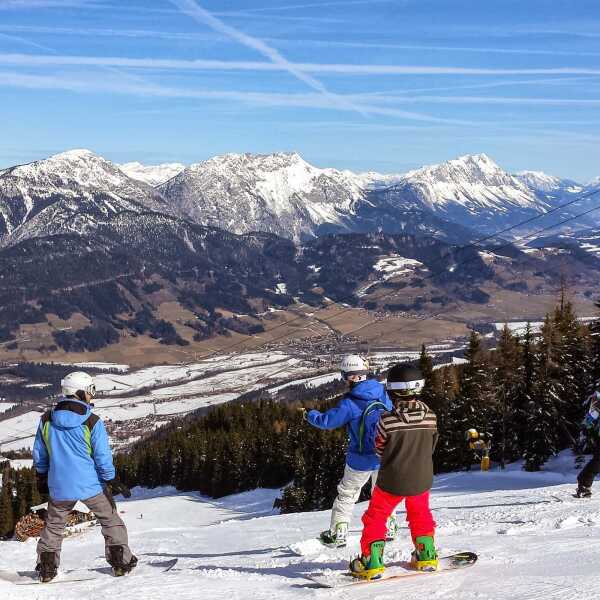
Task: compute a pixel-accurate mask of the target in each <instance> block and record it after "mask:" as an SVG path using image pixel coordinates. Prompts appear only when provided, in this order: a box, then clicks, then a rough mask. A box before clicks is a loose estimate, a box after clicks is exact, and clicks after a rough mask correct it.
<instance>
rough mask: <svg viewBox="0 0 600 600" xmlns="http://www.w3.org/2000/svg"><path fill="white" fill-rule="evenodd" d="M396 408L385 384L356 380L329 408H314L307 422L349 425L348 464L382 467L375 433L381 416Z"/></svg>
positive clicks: (360, 468)
mask: <svg viewBox="0 0 600 600" xmlns="http://www.w3.org/2000/svg"><path fill="white" fill-rule="evenodd" d="M392 409H393V405H392V402H391V400H390V399H389V397H388V395H387V392H386V391H385V388H384V387H383V385H382V384H381V383H379V382H378V381H375V380H374V379H367V380H365V381H361V382H360V383H358V384H356V385H355V386H354V387H353V388H352V390H350V392H349V393H348V394H346V396H344V397H343V398H342V400H341V401H340V403H339V404H338V405H337V406H336V407H335V408H331V409H330V410H328V411H327V412H324V413H321V412H319V411H318V410H311V411H310V412H309V413H308V415H307V416H306V418H307V420H308V422H309V423H310V424H311V425H314V426H315V427H318V428H319V429H337V428H338V427H342V426H343V425H346V426H347V428H348V435H349V437H350V442H349V444H348V451H347V454H346V464H347V465H348V466H349V467H352V468H353V469H355V470H357V471H375V470H376V469H379V458H378V457H377V454H375V434H376V429H377V423H378V422H379V417H380V416H381V414H382V413H383V412H385V411H390V410H392Z"/></svg>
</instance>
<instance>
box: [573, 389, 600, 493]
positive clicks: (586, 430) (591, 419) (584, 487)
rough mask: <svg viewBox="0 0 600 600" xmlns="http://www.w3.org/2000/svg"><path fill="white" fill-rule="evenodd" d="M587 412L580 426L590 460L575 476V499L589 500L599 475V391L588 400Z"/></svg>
mask: <svg viewBox="0 0 600 600" xmlns="http://www.w3.org/2000/svg"><path fill="white" fill-rule="evenodd" d="M588 402H589V408H588V412H587V414H586V416H585V419H584V420H583V423H582V424H581V430H582V437H583V438H584V445H587V446H588V447H589V448H590V449H591V451H592V458H591V459H590V460H589V462H588V463H587V464H586V465H585V467H583V469H582V470H581V472H580V473H579V475H578V476H577V491H576V492H575V496H576V497H577V498H591V497H592V485H593V483H594V478H595V477H596V475H598V473H600V391H595V392H594V393H593V394H592V395H591V396H590V397H589V398H588Z"/></svg>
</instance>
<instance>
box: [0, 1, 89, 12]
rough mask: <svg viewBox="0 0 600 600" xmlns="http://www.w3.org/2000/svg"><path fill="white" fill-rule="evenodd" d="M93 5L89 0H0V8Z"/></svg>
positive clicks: (21, 8) (80, 6) (78, 6)
mask: <svg viewBox="0 0 600 600" xmlns="http://www.w3.org/2000/svg"><path fill="white" fill-rule="evenodd" d="M90 4H92V5H93V1H92V2H90V0H2V2H0V10H19V9H20V10H25V9H29V8H82V7H84V6H89V5H90Z"/></svg>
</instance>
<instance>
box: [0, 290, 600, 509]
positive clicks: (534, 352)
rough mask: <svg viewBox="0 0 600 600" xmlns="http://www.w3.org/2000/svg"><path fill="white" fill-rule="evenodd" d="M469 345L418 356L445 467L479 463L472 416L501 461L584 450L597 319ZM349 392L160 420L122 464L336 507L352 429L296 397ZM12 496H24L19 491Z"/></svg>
mask: <svg viewBox="0 0 600 600" xmlns="http://www.w3.org/2000/svg"><path fill="white" fill-rule="evenodd" d="M465 357H466V359H467V362H466V363H465V364H463V365H451V366H445V367H442V368H436V369H434V368H433V366H432V360H431V357H430V356H429V355H428V354H427V352H426V351H425V349H424V348H423V350H422V352H421V357H420V359H419V362H420V366H421V369H422V370H423V372H424V374H425V380H426V383H425V388H424V390H423V395H422V399H423V400H424V401H425V402H426V403H427V404H429V405H430V406H431V408H432V409H433V410H434V411H435V412H436V414H437V416H438V422H439V430H440V441H439V444H438V448H437V450H436V453H435V455H434V463H435V469H436V472H437V473H441V472H447V471H453V470H457V469H464V468H469V467H470V465H471V463H472V462H473V456H472V452H471V451H470V450H469V449H468V446H467V444H466V441H465V432H466V430H467V429H469V428H476V429H478V430H479V431H486V432H488V433H490V434H491V435H492V436H493V445H492V453H491V458H492V460H493V461H498V462H500V463H507V462H511V461H514V460H517V459H521V458H522V459H523V460H524V468H525V469H526V470H529V471H536V470H539V469H540V468H541V467H542V466H543V465H544V463H545V462H546V461H547V460H548V459H549V458H550V457H551V456H552V455H553V454H555V453H556V452H558V451H560V450H563V449H566V448H569V447H571V448H573V449H574V450H577V451H580V450H581V448H580V447H579V444H578V430H579V423H580V422H581V420H582V418H583V416H584V413H585V399H586V398H587V396H588V394H589V393H590V390H591V388H592V387H593V385H594V384H595V382H597V381H599V380H600V321H595V322H593V323H590V324H587V325H586V324H582V323H580V322H579V321H578V320H577V318H576V315H575V313H574V311H573V307H572V305H571V304H570V303H569V302H567V301H565V300H562V301H561V302H560V304H559V305H558V306H557V307H556V309H555V310H554V311H553V312H552V313H551V314H549V315H548V316H547V317H546V319H545V321H544V323H543V325H542V327H541V331H540V332H539V334H537V333H534V332H533V331H532V329H531V327H527V329H526V331H525V332H524V334H523V335H522V336H516V335H514V334H513V332H511V330H510V329H509V328H508V327H505V328H504V330H503V331H502V333H501V335H500V338H499V340H498V343H497V345H496V348H495V349H494V350H492V351H490V350H488V349H486V348H485V346H484V344H483V341H482V338H481V337H480V336H479V335H478V334H477V333H475V332H473V333H472V335H471V338H470V340H469V344H468V348H467V351H466V354H465ZM342 394H343V383H342V382H332V383H329V384H326V385H323V386H320V387H319V388H316V389H314V388H307V387H306V386H291V387H288V388H285V389H284V390H281V391H280V392H279V393H277V394H276V395H271V394H270V393H269V392H268V391H256V392H251V393H249V394H246V395H245V396H243V397H242V398H240V400H239V401H238V402H234V403H230V404H225V405H222V406H219V407H216V408H215V409H213V410H212V411H211V412H210V413H208V414H198V415H196V416H192V417H190V416H188V417H186V418H185V419H180V420H178V421H175V422H173V423H171V424H170V425H168V426H166V427H163V428H161V429H160V430H158V431H157V432H155V433H154V434H153V435H152V436H150V438H147V439H144V440H143V441H141V442H139V443H138V444H136V445H134V446H133V447H132V448H131V449H130V450H129V451H127V452H124V453H122V454H118V455H117V456H116V457H115V462H116V465H117V469H118V472H119V474H120V477H121V478H122V479H123V481H124V482H125V483H126V484H127V485H129V486H134V485H141V486H147V487H156V486H160V485H173V486H175V487H176V488H177V489H179V490H182V491H183V490H185V491H199V492H201V493H202V494H205V495H207V496H211V497H221V496H225V495H228V494H233V493H238V492H243V491H246V490H251V489H254V488H256V487H273V488H278V487H282V488H284V489H283V494H282V497H281V498H280V499H279V500H278V502H277V504H278V506H279V508H280V510H281V511H282V512H294V511H304V510H319V509H326V508H329V507H330V506H331V503H332V501H333V499H334V497H335V495H336V485H337V482H338V481H339V478H340V477H341V474H342V471H343V467H344V462H345V449H346V436H345V432H344V431H343V430H337V431H329V432H325V431H320V430H317V429H315V428H313V427H311V426H309V425H308V424H307V423H306V422H305V421H304V420H303V419H302V415H301V412H300V411H299V410H298V409H299V408H300V407H309V408H310V407H315V408H319V409H320V410H326V409H327V408H329V407H331V406H333V405H335V404H336V403H337V401H338V400H339V398H340V397H341V395H342ZM2 493H5V492H2ZM367 493H368V492H367V491H366V490H365V494H367ZM14 498H15V500H14V501H15V502H21V500H20V499H19V494H18V493H17V495H15V496H14Z"/></svg>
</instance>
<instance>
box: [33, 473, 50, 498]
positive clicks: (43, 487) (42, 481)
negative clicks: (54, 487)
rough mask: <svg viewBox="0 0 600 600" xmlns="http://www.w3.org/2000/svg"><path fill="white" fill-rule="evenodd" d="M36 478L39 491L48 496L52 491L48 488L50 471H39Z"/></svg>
mask: <svg viewBox="0 0 600 600" xmlns="http://www.w3.org/2000/svg"><path fill="white" fill-rule="evenodd" d="M36 479H37V489H38V492H39V493H40V494H43V495H45V496H47V495H48V494H49V493H50V490H49V489H48V473H37V474H36Z"/></svg>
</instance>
